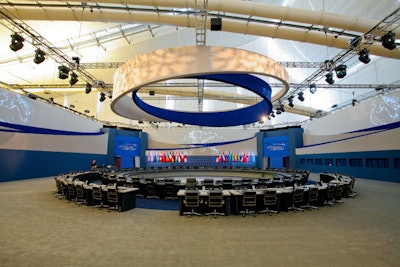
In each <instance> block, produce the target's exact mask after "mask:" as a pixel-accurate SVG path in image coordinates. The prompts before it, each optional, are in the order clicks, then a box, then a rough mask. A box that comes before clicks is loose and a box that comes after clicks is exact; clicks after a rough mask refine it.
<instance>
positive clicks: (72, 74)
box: [69, 72, 78, 86]
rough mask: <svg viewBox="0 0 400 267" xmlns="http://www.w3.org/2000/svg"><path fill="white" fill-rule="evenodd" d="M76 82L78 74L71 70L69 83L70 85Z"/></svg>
mask: <svg viewBox="0 0 400 267" xmlns="http://www.w3.org/2000/svg"><path fill="white" fill-rule="evenodd" d="M77 82H78V75H76V73H75V72H71V79H70V80H69V84H70V85H71V86H72V85H74V84H76V83H77Z"/></svg>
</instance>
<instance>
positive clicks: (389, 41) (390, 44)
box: [381, 32, 396, 50]
mask: <svg viewBox="0 0 400 267" xmlns="http://www.w3.org/2000/svg"><path fill="white" fill-rule="evenodd" d="M381 40H382V46H383V47H384V48H386V49H389V50H393V49H395V48H396V43H395V42H396V34H395V33H394V32H388V33H386V34H385V35H383V36H382V38H381Z"/></svg>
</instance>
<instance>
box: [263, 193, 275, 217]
mask: <svg viewBox="0 0 400 267" xmlns="http://www.w3.org/2000/svg"><path fill="white" fill-rule="evenodd" d="M277 205H278V195H277V194H276V191H275V190H265V191H264V207H265V209H264V210H261V211H260V213H268V214H269V216H271V214H272V213H278V211H277V210H274V209H271V207H276V206H277Z"/></svg>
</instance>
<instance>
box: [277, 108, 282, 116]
mask: <svg viewBox="0 0 400 267" xmlns="http://www.w3.org/2000/svg"><path fill="white" fill-rule="evenodd" d="M281 113H282V111H281V108H279V107H278V108H276V114H278V115H279V114H281Z"/></svg>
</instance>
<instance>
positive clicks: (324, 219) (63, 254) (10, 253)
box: [0, 178, 400, 267]
mask: <svg viewBox="0 0 400 267" xmlns="http://www.w3.org/2000/svg"><path fill="white" fill-rule="evenodd" d="M54 189H55V182H54V179H53V178H41V179H33V180H25V181H15V182H5V183H0V211H1V219H0V264H1V266H16V267H20V266H24V267H26V266H41V267H42V266H317V265H318V266H341V267H342V266H360V267H361V266H362V267H366V266H371V267H372V266H373V267H376V266H398V265H399V262H400V212H399V203H400V184H394V183H387V182H378V181H370V180H363V179H358V180H357V181H356V191H357V192H358V194H359V196H358V197H356V198H355V199H344V201H345V203H344V204H342V205H339V206H334V207H324V208H321V209H320V210H316V211H306V212H298V213H291V212H289V213H286V212H283V213H280V214H277V215H273V216H268V215H265V214H264V215H258V216H256V217H251V216H250V217H241V216H233V215H231V216H227V217H220V218H217V219H214V218H213V217H193V218H187V217H181V216H179V214H178V211H170V210H154V209H144V208H137V209H134V210H129V211H127V212H121V213H118V212H107V211H106V210H98V209H93V208H90V207H87V206H80V207H79V206H77V205H75V204H74V203H68V202H67V201H65V200H58V199H57V198H54V195H53V194H52V193H51V192H52V190H54Z"/></svg>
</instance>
